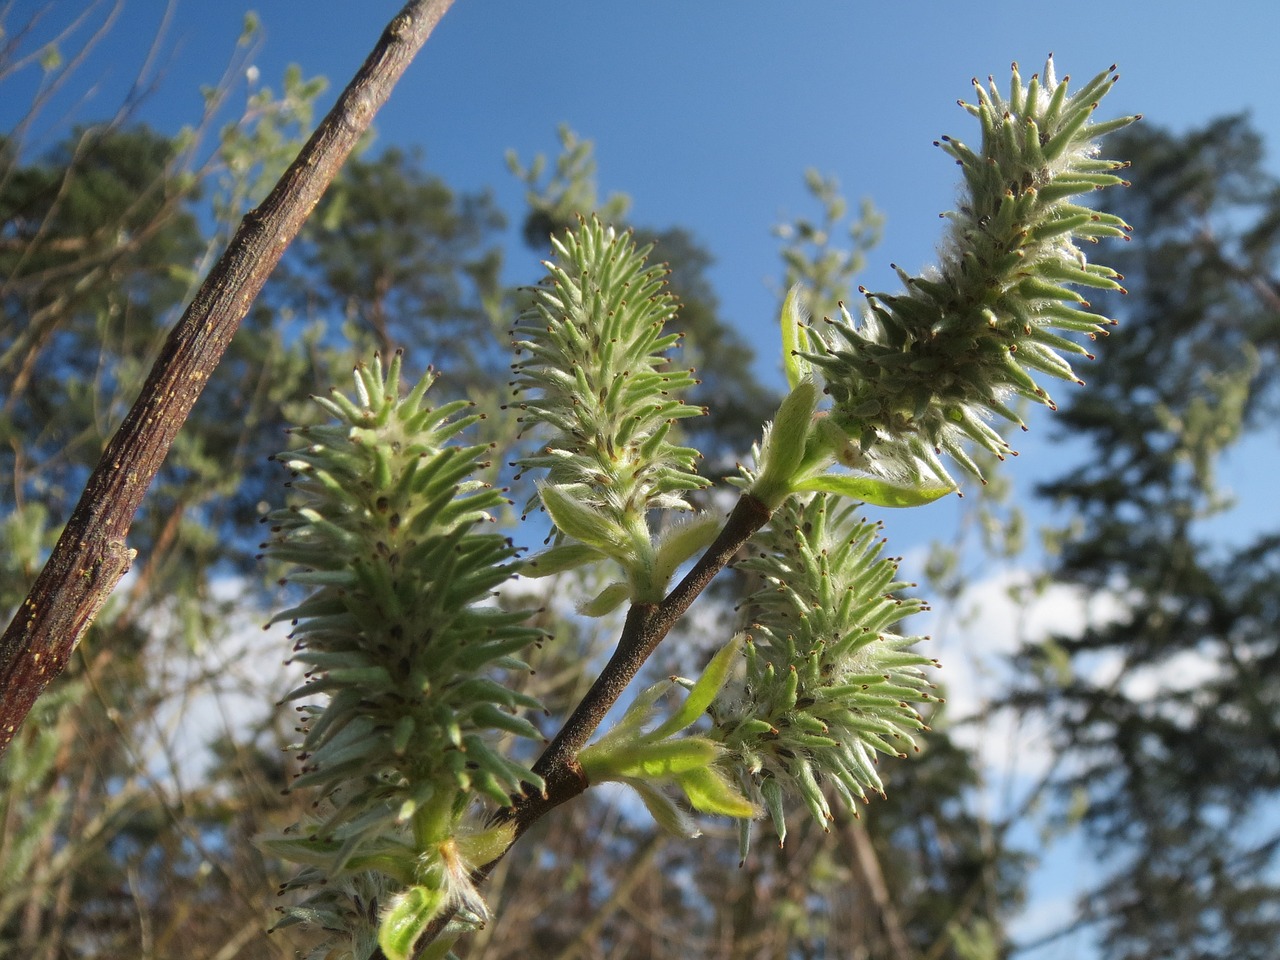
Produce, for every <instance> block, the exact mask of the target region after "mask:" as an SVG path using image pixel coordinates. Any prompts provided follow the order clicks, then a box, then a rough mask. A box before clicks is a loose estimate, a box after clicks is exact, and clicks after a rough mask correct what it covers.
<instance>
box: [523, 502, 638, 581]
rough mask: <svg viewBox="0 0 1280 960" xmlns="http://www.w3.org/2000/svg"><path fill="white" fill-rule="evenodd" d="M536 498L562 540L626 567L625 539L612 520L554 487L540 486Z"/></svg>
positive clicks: (627, 556)
mask: <svg viewBox="0 0 1280 960" xmlns="http://www.w3.org/2000/svg"><path fill="white" fill-rule="evenodd" d="M538 495H539V496H540V497H541V498H542V505H543V506H544V507H546V508H547V513H548V514H549V515H550V516H551V521H552V523H554V524H555V525H556V529H558V530H559V531H560V532H561V533H563V534H564V535H565V536H566V537H570V538H572V539H574V540H577V541H578V542H579V543H585V544H586V545H587V546H589V547H595V549H596V550H598V551H599V552H600V553H603V554H604V555H605V556H608V557H613V558H614V559H615V560H618V561H619V562H621V563H623V564H624V565H627V563H626V561H627V560H629V559H631V558H630V555H629V553H628V551H627V550H626V548H625V545H626V544H627V543H628V539H629V538H628V537H627V535H626V531H625V530H623V529H622V526H621V525H620V524H619V523H618V522H617V521H616V520H614V519H612V518H610V517H608V516H605V514H603V513H602V512H600V511H599V510H597V509H595V508H594V507H592V506H591V505H590V504H588V503H584V502H583V501H581V500H579V499H578V498H577V497H574V496H572V495H570V494H568V493H565V492H564V490H563V489H561V488H560V487H558V486H556V485H554V484H550V483H544V484H540V485H539V486H538Z"/></svg>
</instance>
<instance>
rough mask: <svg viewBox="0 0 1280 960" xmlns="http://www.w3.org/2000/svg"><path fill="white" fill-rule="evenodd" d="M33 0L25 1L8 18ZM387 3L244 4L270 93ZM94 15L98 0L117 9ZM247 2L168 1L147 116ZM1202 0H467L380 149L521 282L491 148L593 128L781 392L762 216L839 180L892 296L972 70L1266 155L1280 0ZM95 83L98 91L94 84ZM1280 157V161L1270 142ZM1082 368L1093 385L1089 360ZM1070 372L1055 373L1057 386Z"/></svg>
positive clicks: (89, 70)
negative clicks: (505, 259) (1278, 1)
mask: <svg viewBox="0 0 1280 960" xmlns="http://www.w3.org/2000/svg"><path fill="white" fill-rule="evenodd" d="M38 6H40V4H38V3H36V2H35V0H19V2H18V3H17V4H16V12H15V14H14V15H13V17H12V19H11V23H16V22H20V21H21V20H23V19H24V17H23V13H24V9H35V8H37V7H38ZM79 6H80V5H79V4H67V8H68V9H69V10H74V9H77V8H78V7H79ZM167 6H168V4H166V3H163V2H160V0H126V2H125V4H124V7H123V11H122V13H121V15H120V18H119V20H118V22H117V23H116V25H115V27H114V29H113V30H112V31H111V33H110V35H109V36H108V38H107V39H106V40H105V41H104V42H103V43H102V45H101V46H100V47H99V48H98V50H97V52H96V54H95V55H94V56H93V57H92V58H91V59H90V61H89V62H88V63H87V64H86V66H85V67H84V68H83V69H82V71H81V74H80V81H81V82H80V83H78V84H76V87H75V94H74V96H73V95H72V94H71V93H70V91H69V92H68V95H67V96H64V97H62V98H61V99H60V100H58V101H56V102H55V105H54V108H53V109H51V110H50V111H48V116H50V117H60V116H64V115H65V114H67V113H70V114H72V115H75V116H81V117H83V118H85V119H90V118H96V117H100V116H101V115H102V114H103V113H104V112H106V111H110V110H114V108H115V107H116V105H117V104H118V102H119V99H120V97H121V96H122V95H123V92H124V91H125V89H126V88H127V86H128V84H129V83H131V82H132V80H133V78H134V76H135V74H136V72H137V69H138V67H139V65H140V64H141V63H142V61H143V59H144V57H145V54H146V52H147V49H148V47H149V45H150V43H151V40H152V38H153V36H154V35H155V33H156V30H157V28H158V27H159V25H160V24H161V22H162V20H164V16H165V11H166V8H167ZM399 6H400V4H399V3H398V2H396V0H390V2H388V0H376V2H375V0H365V2H363V3H360V4H352V3H350V2H341V0H305V2H304V0H262V2H259V3H257V4H256V5H254V7H253V8H254V9H256V10H257V11H258V13H259V15H260V17H261V20H262V24H263V27H264V30H265V42H264V44H263V45H262V47H261V49H260V51H259V53H258V55H257V56H256V58H255V65H256V66H257V67H258V68H259V71H260V75H261V82H262V83H264V84H267V85H271V86H274V87H275V88H277V89H278V88H279V84H280V77H281V75H282V73H283V71H284V69H285V67H286V65H287V64H290V63H298V64H300V65H301V66H302V68H303V71H304V73H305V74H307V75H313V74H321V75H324V76H327V77H328V78H329V79H330V81H331V87H330V90H329V91H328V93H327V94H326V96H325V97H324V98H323V105H324V106H325V107H326V108H327V106H328V105H329V103H331V102H332V98H333V97H334V96H335V95H336V92H337V90H338V89H340V87H341V85H342V84H343V83H344V82H345V80H346V78H348V77H349V76H350V75H351V74H352V72H353V71H354V70H355V69H356V67H358V65H359V64H360V62H361V61H362V60H363V58H364V56H365V54H366V53H367V51H368V49H369V48H370V47H371V46H372V44H373V42H374V40H375V39H376V37H377V36H378V33H379V32H380V30H381V29H382V26H383V25H384V24H385V22H386V21H387V20H388V19H389V18H390V17H391V16H392V15H393V14H394V12H395V11H396V10H398V9H399ZM99 8H100V10H102V12H103V13H105V11H106V9H107V4H105V3H100V4H99ZM248 8H249V5H247V4H242V3H231V2H200V0H176V2H175V3H174V5H173V10H172V16H171V17H170V19H169V22H168V25H167V28H166V30H167V34H166V36H167V40H166V42H165V44H164V51H163V52H162V53H161V55H160V57H159V58H158V61H157V63H158V76H159V82H158V87H157V92H156V93H155V94H154V95H153V96H152V97H151V98H150V99H149V100H148V101H147V102H146V103H145V104H144V106H143V108H142V111H141V115H142V116H143V117H144V118H145V119H147V120H149V121H150V122H152V123H154V124H155V125H157V126H159V127H160V128H162V129H168V130H177V129H178V128H179V127H181V126H182V125H183V124H187V123H192V122H193V121H194V120H195V119H196V118H197V117H198V115H199V110H200V108H201V102H200V97H199V92H198V91H199V87H200V85H202V84H212V83H216V82H217V80H218V78H219V77H220V76H221V75H222V71H223V68H224V66H225V64H226V63H227V61H228V60H229V59H230V58H231V56H232V55H233V53H234V45H235V41H236V38H237V36H238V35H239V33H240V30H241V25H242V20H243V15H244V11H245V10H246V9H248ZM1206 9H1207V8H1206V7H1205V5H1204V4H1202V3H1192V2H1187V0H1172V2H1162V3H1158V4H1157V3H1154V2H1129V3H1121V4H1110V5H1107V6H1106V7H1100V6H1086V5H1075V6H1074V7H1073V6H1071V5H1063V4H1052V5H1050V4H1028V3H1010V2H1004V0H999V2H987V3H983V4H960V3H943V2H915V3H879V4H866V3H854V2H825V3H820V2H812V0H810V2H795V3H790V4H781V3H776V2H761V0H733V2H731V0H698V2H694V3H690V2H684V0H650V2H647V3H643V4H622V3H617V2H606V0H562V2H558V3H555V4H548V3H533V2H530V0H458V2H457V3H456V4H455V5H454V7H453V9H452V10H451V11H450V12H449V13H448V14H447V15H446V17H445V19H444V20H443V22H442V23H441V25H440V27H439V29H438V30H437V31H436V33H435V35H434V36H432V37H431V39H430V40H429V41H428V44H427V46H426V48H425V50H424V51H423V53H422V54H421V55H420V56H419V58H418V60H417V62H415V63H414V64H413V66H412V67H411V68H410V69H409V72H408V73H407V74H406V76H405V77H404V79H403V80H402V82H401V84H400V85H399V87H398V88H397V90H396V92H395V94H394V95H393V97H392V99H391V102H390V103H389V104H388V105H387V106H386V107H385V108H384V110H383V111H382V113H381V114H380V115H379V117H378V119H377V121H376V127H377V137H378V143H379V144H381V145H393V144H394V145H400V146H406V147H408V146H413V147H420V148H421V149H422V150H423V151H424V153H425V157H426V162H427V165H428V166H429V167H430V168H431V169H432V170H433V171H435V172H438V173H439V174H440V175H441V176H443V178H444V179H445V180H446V181H447V182H448V183H450V184H451V185H453V186H454V187H455V188H458V189H461V190H478V189H484V188H492V189H493V190H494V192H495V195H496V197H497V199H498V202H499V204H500V206H501V207H502V208H503V209H505V210H507V211H508V212H509V214H510V215H511V218H512V221H513V226H512V231H513V244H512V248H511V249H512V255H511V259H510V261H509V264H508V275H509V277H510V278H511V279H512V281H513V282H528V281H530V280H532V279H534V278H536V277H537V275H538V273H539V269H538V267H537V264H536V263H535V262H534V261H535V257H533V256H532V255H531V254H529V252H528V251H527V250H525V249H524V248H522V247H520V246H519V244H518V242H514V231H515V228H516V227H517V226H518V222H519V215H520V210H521V203H522V200H521V192H522V187H521V185H520V184H518V183H516V182H515V181H514V179H513V178H512V177H511V176H510V174H509V173H508V172H507V170H506V166H505V164H504V161H503V154H504V152H505V151H506V150H507V149H508V148H512V149H515V150H516V151H517V152H518V153H519V155H520V156H521V157H522V158H526V159H527V158H529V157H531V156H532V155H533V154H534V153H536V152H544V153H549V154H552V155H554V154H555V152H556V149H557V141H556V134H555V131H556V126H557V124H559V123H562V122H564V123H568V124H569V125H570V126H572V127H573V128H574V129H575V130H576V131H577V132H578V133H580V134H581V135H583V136H586V137H590V138H592V139H594V140H595V141H596V145H597V156H598V160H599V167H600V181H601V188H602V195H603V194H606V193H608V192H611V191H621V192H625V193H628V194H630V195H631V196H632V198H633V200H634V204H633V206H632V209H631V214H630V215H631V218H632V220H633V221H634V222H636V223H639V224H643V225H645V226H651V227H656V228H662V227H667V226H672V225H680V226H684V227H686V228H688V229H690V230H691V231H692V232H693V234H694V235H695V236H696V237H697V238H698V239H699V240H700V241H701V242H702V243H704V244H705V245H706V246H707V248H708V249H710V250H711V252H712V253H713V254H714V256H715V257H716V263H715V265H714V266H713V268H712V270H711V277H712V280H713V282H714V284H715V287H716V291H717V293H718V295H719V297H720V299H721V302H722V304H723V308H724V309H723V315H724V316H725V317H726V318H727V319H728V320H729V322H730V323H732V324H733V325H734V326H735V327H737V328H738V329H739V330H740V331H741V332H742V333H743V335H744V336H745V337H746V338H747V339H748V340H749V341H750V342H751V343H752V344H753V345H754V346H755V347H756V350H757V353H758V355H759V357H760V361H759V367H758V369H759V372H760V374H761V376H763V377H766V378H770V379H772V380H773V382H774V383H777V384H780V383H781V377H780V373H779V364H778V360H777V349H778V346H777V343H778V342H777V335H776V332H775V330H776V328H775V326H774V324H775V323H776V310H777V299H776V297H777V288H778V283H779V279H778V278H779V276H780V267H779V259H778V241H777V240H776V239H775V238H774V237H773V236H772V234H771V232H770V231H771V228H772V227H773V226H774V225H775V224H777V223H778V222H780V221H782V220H785V219H788V218H790V217H794V216H796V215H798V214H816V213H817V210H816V208H815V205H814V204H813V203H812V201H811V200H810V199H809V197H808V196H807V194H806V193H805V191H804V188H803V186H802V174H803V171H804V170H805V169H806V167H810V166H812V167H814V168H816V169H818V170H819V171H820V172H822V173H823V174H827V175H834V176H835V177H837V178H838V179H839V181H840V182H841V184H842V185H843V187H844V189H845V192H846V193H847V194H848V196H849V197H850V198H851V199H854V200H856V199H857V198H860V197H864V196H865V197H870V198H871V199H872V200H873V201H874V203H875V204H876V206H877V207H878V208H879V209H880V210H881V211H882V212H883V213H884V215H885V217H886V220H887V222H886V226H885V231H884V238H883V241H882V243H881V245H880V247H879V248H878V249H876V250H875V251H873V252H872V254H871V256H870V258H869V261H868V267H867V270H866V273H865V275H864V277H863V278H862V282H863V283H865V284H866V285H867V286H868V287H871V288H872V289H894V288H895V287H896V285H897V280H896V278H895V277H894V276H893V274H892V271H891V270H890V269H889V264H890V262H896V263H899V264H901V265H902V266H904V267H905V268H906V269H908V270H911V271H915V270H918V269H919V268H921V267H923V266H925V265H927V264H928V263H930V262H931V261H932V259H933V255H934V250H935V247H936V244H937V242H938V239H939V237H940V234H941V229H942V223H941V221H939V220H938V214H939V213H940V212H941V211H943V210H945V209H948V208H949V207H950V206H951V205H952V202H953V199H954V196H955V191H956V186H957V177H956V173H955V169H954V167H953V166H952V165H951V162H950V160H949V159H948V158H947V157H946V156H945V155H944V154H943V153H942V152H941V151H940V150H937V149H936V148H935V147H933V145H932V141H933V140H935V139H936V138H937V137H938V136H940V135H941V134H944V133H947V134H952V135H956V136H959V137H961V138H962V139H963V138H964V137H966V136H972V135H973V131H974V122H973V121H972V120H971V118H969V117H968V116H967V114H965V113H964V112H963V111H962V110H960V109H959V108H958V107H957V106H956V104H955V101H956V100H957V99H958V98H965V97H968V96H969V93H970V85H969V78H970V77H973V76H975V75H977V76H986V75H987V74H994V75H995V76H996V77H997V79H1000V80H1002V81H1003V79H1004V78H1005V77H1007V73H1008V67H1009V63H1010V61H1012V60H1017V61H1018V62H1019V63H1020V65H1021V66H1022V69H1023V71H1024V73H1030V72H1031V71H1033V70H1037V69H1039V68H1040V66H1041V65H1042V64H1043V61H1044V58H1045V56H1046V55H1047V54H1048V53H1049V52H1050V51H1052V52H1053V53H1054V54H1055V59H1056V62H1057V64H1058V69H1059V73H1060V74H1061V73H1068V74H1072V75H1074V76H1075V77H1077V78H1079V79H1085V78H1087V77H1089V76H1092V75H1093V74H1094V73H1096V72H1098V71H1100V70H1103V69H1105V68H1106V67H1107V66H1108V65H1110V64H1111V63H1119V64H1120V72H1121V80H1120V82H1119V83H1118V84H1117V85H1116V87H1115V88H1114V90H1113V92H1112V93H1111V94H1110V95H1109V96H1108V97H1107V99H1106V101H1104V105H1103V109H1102V110H1101V114H1102V115H1103V116H1115V115H1121V114H1127V113H1143V114H1144V115H1145V117H1146V118H1147V119H1146V121H1145V122H1147V123H1152V124H1159V125H1162V126H1167V127H1171V128H1174V129H1179V130H1180V129H1186V128H1188V127H1191V126H1194V125H1197V124H1200V123H1203V122H1205V121H1207V120H1208V119H1209V118H1211V117H1214V116H1218V115H1220V114H1223V113H1228V112H1239V111H1248V112H1250V113H1251V114H1252V116H1253V118H1254V122H1255V124H1256V125H1257V127H1258V128H1259V129H1260V130H1261V131H1263V133H1264V134H1265V135H1266V136H1267V137H1268V144H1269V146H1274V143H1275V137H1276V132H1277V131H1280V102H1277V100H1276V98H1275V97H1274V95H1273V93H1272V94H1269V93H1268V91H1269V90H1270V91H1273V90H1274V86H1275V70H1274V66H1272V64H1274V56H1275V54H1274V49H1273V46H1274V39H1275V37H1276V36H1277V35H1280V7H1277V6H1276V5H1275V4H1274V3H1272V2H1270V0H1248V2H1232V3H1222V4H1218V5H1217V6H1215V7H1214V8H1213V10H1212V16H1209V15H1206ZM63 15H64V16H65V15H66V14H63ZM70 52H71V51H64V55H69V53H70ZM35 73H36V72H35V71H29V73H28V75H27V77H26V78H25V79H26V81H27V82H28V83H31V82H34V79H35ZM16 79H17V80H19V81H22V80H23V79H24V78H16ZM89 80H92V81H93V83H94V84H95V86H96V90H95V92H94V94H93V95H92V97H91V99H88V100H86V101H82V100H80V99H79V97H80V92H81V91H82V90H83V89H84V86H85V83H86V82H87V81H89ZM9 92H10V96H9V97H6V98H5V102H4V103H0V128H5V129H7V128H8V126H9V125H10V123H11V119H10V118H11V116H12V111H13V110H14V109H16V108H18V107H19V106H20V105H22V104H23V103H24V102H25V101H24V98H23V97H22V95H21V94H22V87H21V85H20V84H13V83H11V84H9ZM1271 165H1272V168H1273V169H1277V170H1280V158H1278V157H1277V156H1276V154H1275V151H1274V150H1273V151H1272V156H1271ZM1133 175H1134V176H1140V175H1141V172H1140V171H1133ZM1104 262H1105V260H1104ZM425 362H426V360H424V361H423V364H422V365H425ZM1081 373H1082V375H1083V376H1084V378H1085V379H1086V380H1087V379H1088V370H1087V365H1086V366H1085V367H1083V368H1082V369H1081ZM1069 389H1070V388H1066V387H1062V386H1061V385H1059V387H1058V389H1057V393H1058V394H1065V393H1067V392H1068V390H1069ZM1040 419H1041V422H1038V423H1035V430H1034V431H1033V433H1032V434H1030V435H1028V436H1026V437H1024V438H1022V442H1021V449H1022V450H1023V452H1024V454H1025V455H1024V456H1023V457H1021V458H1019V460H1017V461H1014V462H1011V463H1010V464H1009V467H1008V469H1009V472H1010V475H1011V476H1012V477H1014V478H1015V479H1017V480H1018V481H1020V482H1024V483H1032V482H1034V480H1035V479H1036V478H1037V477H1038V476H1043V475H1044V473H1045V471H1044V470H1041V469H1038V468H1037V461H1039V464H1040V466H1042V467H1044V468H1049V467H1050V466H1051V464H1050V461H1049V460H1048V455H1047V452H1045V448H1046V447H1047V446H1048V445H1049V443H1050V434H1049V431H1048V430H1047V429H1046V427H1045V426H1044V424H1043V418H1040ZM1037 454H1039V456H1037ZM1251 474H1252V477H1253V479H1251V476H1250V475H1251ZM1227 479H1228V481H1229V482H1232V481H1234V483H1235V487H1236V490H1237V492H1238V493H1239V494H1240V495H1241V497H1242V499H1243V500H1244V501H1245V502H1246V507H1245V511H1244V512H1245V513H1247V512H1248V509H1249V505H1250V504H1252V503H1253V502H1254V501H1255V498H1263V497H1266V496H1267V493H1266V491H1265V490H1263V489H1262V487H1261V483H1262V481H1261V477H1260V474H1259V472H1258V471H1240V474H1239V476H1238V477H1228V478H1227ZM1266 502H1267V503H1269V501H1266ZM956 510H957V507H956V505H955V504H954V503H952V504H950V505H938V506H936V507H934V508H933V509H932V510H931V511H930V512H929V515H928V516H925V515H924V513H916V514H915V515H914V516H913V515H898V516H894V517H893V518H892V523H893V526H892V527H891V530H892V531H894V532H895V534H896V535H897V536H901V537H905V538H906V539H907V540H908V541H912V542H914V541H916V540H918V539H920V538H922V537H927V536H929V535H931V534H932V533H934V532H936V530H937V528H938V526H939V524H940V523H946V522H949V521H950V518H952V517H954V515H955V513H956ZM944 515H945V517H946V519H941V518H942V517H944Z"/></svg>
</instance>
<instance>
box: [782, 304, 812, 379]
mask: <svg viewBox="0 0 1280 960" xmlns="http://www.w3.org/2000/svg"><path fill="white" fill-rule="evenodd" d="M808 318H809V310H808V307H807V306H806V305H805V302H804V289H803V288H802V287H801V286H800V284H798V283H797V284H794V285H793V286H792V287H791V289H790V290H788V291H787V298H786V299H785V300H783V301H782V318H781V319H782V369H783V371H784V372H785V373H786V375H787V386H789V387H791V389H793V390H794V389H795V388H796V387H797V386H798V385H799V384H800V382H801V381H803V380H806V379H808V378H809V377H811V376H812V371H813V365H812V364H811V363H809V361H808V360H806V359H805V358H804V357H803V356H802V354H804V353H807V352H808V351H809V337H808V335H807V334H806V333H805V330H804V322H805V321H806V320H807V319H808Z"/></svg>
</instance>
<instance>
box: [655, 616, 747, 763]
mask: <svg viewBox="0 0 1280 960" xmlns="http://www.w3.org/2000/svg"><path fill="white" fill-rule="evenodd" d="M742 642H743V635H742V634H738V635H737V636H735V637H734V638H733V639H732V640H730V641H729V642H728V643H726V644H725V645H724V646H723V647H721V648H720V650H719V651H718V652H717V653H716V655H715V656H714V657H712V658H711V662H710V663H708V664H707V668H706V669H705V670H703V671H702V676H700V677H699V678H698V682H697V683H695V684H694V685H693V689H691V690H690V691H689V695H688V696H687V697H685V700H684V703H682V704H681V705H680V709H678V710H677V711H676V712H675V713H673V714H672V715H671V716H670V717H668V718H667V720H666V721H665V722H663V724H662V725H661V726H659V727H658V728H657V729H655V730H654V731H653V733H652V734H650V736H652V737H654V738H655V739H658V738H662V737H669V736H670V735H671V734H673V733H675V732H677V731H679V730H683V729H684V728H685V727H687V726H690V725H691V724H693V723H694V722H696V721H697V719H698V718H699V717H701V716H702V715H703V714H704V713H706V711H707V707H709V706H711V702H712V701H713V700H715V698H716V695H717V694H718V693H719V692H720V689H721V688H722V687H723V686H724V682H725V679H726V678H727V677H728V676H729V669H730V668H731V667H732V666H733V664H734V662H735V661H736V660H737V658H738V654H739V653H740V652H741V650H742Z"/></svg>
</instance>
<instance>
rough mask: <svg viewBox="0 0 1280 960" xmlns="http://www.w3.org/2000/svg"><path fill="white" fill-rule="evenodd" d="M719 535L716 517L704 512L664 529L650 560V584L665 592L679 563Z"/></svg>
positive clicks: (702, 548)
mask: <svg viewBox="0 0 1280 960" xmlns="http://www.w3.org/2000/svg"><path fill="white" fill-rule="evenodd" d="M719 532H720V518H719V517H717V516H715V515H713V514H707V513H703V514H699V515H698V516H696V517H694V518H692V519H691V520H687V521H685V522H683V523H681V522H677V523H675V524H673V525H672V526H670V527H668V528H667V529H666V530H664V531H663V533H662V536H661V538H660V539H659V540H658V550H657V555H656V556H655V557H654V561H653V582H654V585H655V586H656V587H658V589H659V590H661V591H663V592H665V591H666V585H667V584H668V583H669V582H670V581H671V578H672V577H673V576H674V575H675V572H676V570H677V569H678V568H679V566H680V564H682V563H684V562H685V561H686V560H688V559H690V558H691V557H693V556H694V555H695V554H698V553H700V552H701V551H703V550H705V549H706V548H707V547H708V546H710V545H711V543H712V541H713V540H715V538H716V534H718V533H719Z"/></svg>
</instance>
